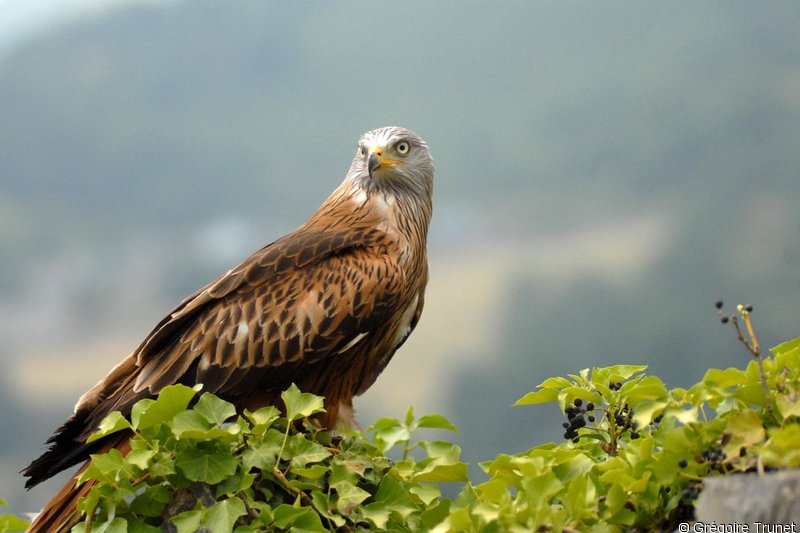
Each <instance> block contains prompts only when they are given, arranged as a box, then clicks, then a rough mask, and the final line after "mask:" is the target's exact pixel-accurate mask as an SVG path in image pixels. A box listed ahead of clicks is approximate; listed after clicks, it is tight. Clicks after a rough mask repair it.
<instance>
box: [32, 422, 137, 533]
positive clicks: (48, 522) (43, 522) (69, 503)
mask: <svg viewBox="0 0 800 533" xmlns="http://www.w3.org/2000/svg"><path fill="white" fill-rule="evenodd" d="M111 448H117V449H118V450H119V451H120V452H121V453H122V455H127V454H128V452H129V451H130V448H131V447H130V434H128V433H127V432H120V435H119V437H117V438H113V436H112V439H111V440H110V441H109V442H107V443H104V445H103V447H102V448H101V449H99V450H98V451H97V453H98V454H100V453H105V452H107V451H109V450H110V449H111ZM90 464H91V459H90V460H88V461H86V462H85V463H84V464H83V465H82V466H81V468H80V470H78V472H77V473H76V474H75V476H74V477H72V478H70V479H69V481H67V483H66V484H65V485H64V486H63V487H61V490H59V491H58V493H56V495H55V496H54V497H53V498H52V499H51V500H50V501H49V502H47V504H46V505H45V506H44V507H43V508H42V512H40V513H39V514H38V515H37V516H36V518H34V520H33V522H32V523H31V525H30V526H29V527H28V529H27V531H26V533H69V531H70V530H71V529H72V527H73V526H75V525H76V524H78V523H80V522H81V520H83V518H84V517H83V514H82V513H80V512H79V511H78V499H79V498H83V497H85V496H86V495H88V494H89V491H91V490H92V487H93V486H94V484H95V482H94V481H87V482H85V483H83V484H82V485H80V486H76V478H77V476H79V475H80V474H81V473H83V471H84V470H86V469H87V468H88V467H89V465H90Z"/></svg>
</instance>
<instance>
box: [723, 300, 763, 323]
mask: <svg viewBox="0 0 800 533" xmlns="http://www.w3.org/2000/svg"><path fill="white" fill-rule="evenodd" d="M723 305H724V304H723V303H722V300H719V301H717V303H715V304H714V306H715V307H716V308H717V312H718V313H719V320H720V322H722V323H723V324H727V323H728V322H730V321H731V317H729V316H728V315H726V314H725V312H724V311H723V310H722V306H723ZM737 310H738V311H739V312H740V313H747V314H750V313H752V312H753V306H752V305H739V306H737Z"/></svg>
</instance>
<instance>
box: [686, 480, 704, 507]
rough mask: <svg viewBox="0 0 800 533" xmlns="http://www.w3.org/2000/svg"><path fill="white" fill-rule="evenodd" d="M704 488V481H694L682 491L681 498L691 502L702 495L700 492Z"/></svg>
mask: <svg viewBox="0 0 800 533" xmlns="http://www.w3.org/2000/svg"><path fill="white" fill-rule="evenodd" d="M702 490H703V483H702V482H700V481H693V482H692V483H690V484H689V486H688V487H686V488H685V489H683V492H682V493H681V499H682V500H684V501H686V502H689V501H692V500H696V499H697V497H698V496H700V492H702Z"/></svg>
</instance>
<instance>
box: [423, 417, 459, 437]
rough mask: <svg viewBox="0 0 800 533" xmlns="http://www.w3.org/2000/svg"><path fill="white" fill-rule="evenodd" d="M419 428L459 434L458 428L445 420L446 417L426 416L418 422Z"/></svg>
mask: <svg viewBox="0 0 800 533" xmlns="http://www.w3.org/2000/svg"><path fill="white" fill-rule="evenodd" d="M417 427H419V428H435V429H446V430H448V431H452V432H453V433H458V428H456V427H455V426H454V425H453V424H452V423H451V422H450V421H449V420H448V419H447V418H445V417H444V415H425V416H423V417H421V418H420V419H419V420H417Z"/></svg>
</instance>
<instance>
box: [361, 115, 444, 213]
mask: <svg viewBox="0 0 800 533" xmlns="http://www.w3.org/2000/svg"><path fill="white" fill-rule="evenodd" d="M347 177H348V178H349V179H351V180H354V181H356V182H358V184H359V185H360V186H361V187H363V188H364V189H365V190H366V191H368V192H371V191H373V190H376V189H377V190H381V191H384V192H391V193H412V194H416V195H421V196H427V197H428V198H430V196H431V195H432V193H433V158H432V157H431V152H430V150H429V149H428V145H427V144H426V143H425V141H423V140H422V139H421V138H420V136H419V135H417V134H416V133H414V132H413V131H411V130H408V129H406V128H401V127H398V126H388V127H385V128H378V129H375V130H372V131H368V132H367V133H365V134H364V135H362V136H361V139H359V141H358V148H357V149H356V156H355V158H354V159H353V164H352V165H351V166H350V171H349V172H348V173H347Z"/></svg>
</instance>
